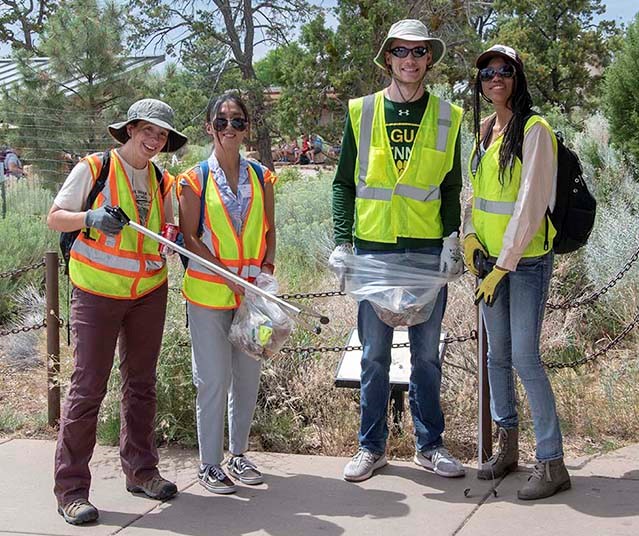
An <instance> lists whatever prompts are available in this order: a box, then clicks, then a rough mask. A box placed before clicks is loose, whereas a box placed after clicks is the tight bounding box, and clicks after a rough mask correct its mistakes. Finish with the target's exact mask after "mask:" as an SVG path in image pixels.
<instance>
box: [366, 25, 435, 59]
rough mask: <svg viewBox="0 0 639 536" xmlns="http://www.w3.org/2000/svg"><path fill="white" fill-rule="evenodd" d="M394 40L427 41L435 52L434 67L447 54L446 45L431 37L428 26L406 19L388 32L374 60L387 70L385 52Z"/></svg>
mask: <svg viewBox="0 0 639 536" xmlns="http://www.w3.org/2000/svg"><path fill="white" fill-rule="evenodd" d="M393 39H404V40H406V41H426V42H427V43H429V44H430V46H431V49H432V51H433V66H435V65H437V64H438V63H439V62H440V61H441V59H442V58H443V57H444V54H445V53H446V44H445V43H444V42H443V41H442V40H441V39H438V38H437V37H431V36H430V33H429V32H428V28H426V25H425V24H424V23H423V22H422V21H420V20H417V19H404V20H400V21H398V22H396V23H395V24H393V25H392V26H391V27H390V30H388V35H387V36H386V39H384V42H383V43H382V46H381V47H380V49H379V52H378V53H377V56H375V59H374V60H373V61H374V62H375V65H377V66H378V67H380V68H381V69H384V70H386V60H385V58H384V52H387V51H388V48H389V46H390V43H391V41H393Z"/></svg>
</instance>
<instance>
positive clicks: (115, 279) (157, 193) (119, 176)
mask: <svg viewBox="0 0 639 536" xmlns="http://www.w3.org/2000/svg"><path fill="white" fill-rule="evenodd" d="M109 133H110V134H111V135H112V136H113V137H114V138H115V139H116V140H117V141H119V142H120V143H121V144H122V146H121V147H118V148H117V149H114V150H111V151H109V152H108V153H106V154H102V153H97V154H93V155H90V156H88V157H86V158H84V159H83V160H82V161H81V162H79V163H78V164H77V165H76V166H75V167H74V168H73V170H72V171H71V173H70V174H69V176H68V177H67V179H66V181H65V182H64V184H63V185H62V188H61V189H60V191H59V192H58V195H57V196H56V198H55V200H54V203H53V206H52V207H51V210H50V212H49V216H48V218H47V223H48V224H49V227H50V228H51V229H54V230H56V231H61V232H73V231H79V230H83V231H82V232H80V233H79V234H78V235H77V238H76V239H75V241H74V243H73V246H72V248H71V258H70V261H69V276H70V279H71V282H72V283H73V291H72V299H71V312H70V314H71V327H72V332H73V339H74V365H75V367H74V371H73V375H72V376H71V384H70V386H69V392H68V394H67V398H66V401H65V404H64V408H63V412H62V418H61V419H60V432H59V436H58V444H57V448H56V453H55V474H54V479H55V487H54V493H55V495H56V498H57V502H58V512H59V513H60V515H62V516H63V517H64V519H65V520H66V521H67V522H68V523H71V524H74V525H79V524H83V523H87V522H91V521H95V520H96V519H97V518H98V510H97V509H96V508H95V507H94V506H93V505H92V504H91V503H90V502H89V500H88V499H89V489H90V484H91V474H90V472H89V460H90V459H91V456H92V454H93V448H94V445H95V440H96V425H97V419H98V412H99V409H100V404H101V402H102V400H103V398H104V396H105V394H106V390H107V383H108V380H109V376H110V373H111V369H112V366H113V359H114V352H115V347H116V343H118V341H119V352H118V354H119V360H120V373H121V376H122V400H121V408H122V409H121V411H122V415H121V420H122V425H121V431H120V459H121V462H122V469H123V470H124V473H125V476H126V488H127V490H128V491H130V492H133V493H143V494H145V495H147V496H148V497H151V498H153V499H158V500H166V499H168V498H170V497H172V496H173V495H175V494H176V493H177V487H176V486H175V484H173V483H172V482H169V481H168V480H166V479H164V478H162V477H161V476H160V473H159V471H158V468H157V465H158V452H157V449H156V446H155V434H154V420H155V413H156V391H155V371H156V365H157V360H158V356H159V353H160V345H161V342H162V331H163V327H164V317H165V312H166V298H167V271H166V266H165V261H164V258H163V257H162V256H160V254H159V253H158V244H157V242H154V241H153V240H151V239H149V238H147V237H143V236H142V235H139V234H138V233H136V232H135V231H134V230H133V229H132V228H130V227H126V228H123V224H122V223H121V222H120V221H119V220H118V219H116V218H114V217H113V216H111V215H110V214H109V213H108V211H107V210H106V208H105V207H107V206H108V205H119V206H120V207H122V208H123V209H124V211H125V212H126V213H127V214H128V216H129V217H130V218H131V220H132V221H135V222H137V223H139V224H141V225H144V226H145V227H148V228H149V229H150V230H152V231H154V232H156V233H159V232H160V230H161V229H162V226H163V224H164V223H165V222H167V221H169V222H170V221H173V209H172V206H171V188H172V179H171V177H170V176H169V175H168V174H166V173H161V172H160V171H159V170H158V168H157V167H156V166H155V165H152V164H151V162H150V160H151V159H152V158H153V157H155V156H156V155H157V154H158V153H160V152H172V151H176V150H177V149H179V148H180V147H182V146H183V145H184V144H185V143H186V141H187V139H186V137H185V136H184V135H183V134H181V133H180V132H178V131H177V130H175V128H174V127H173V110H172V109H171V108H170V107H169V106H168V105H167V104H165V103H164V102H161V101H159V100H155V99H143V100H140V101H137V102H135V103H134V104H133V105H131V107H130V108H129V111H128V114H127V119H126V121H122V122H121V123H116V124H113V125H110V126H109ZM103 165H108V166H109V167H108V176H107V178H106V182H105V183H104V185H103V188H102V189H101V191H100V192H99V193H98V195H97V197H96V196H94V197H95V199H94V201H93V202H92V204H91V206H88V207H87V206H86V204H87V199H88V198H89V195H90V193H93V194H95V193H97V192H95V191H93V192H92V190H93V188H94V184H95V182H96V179H97V178H98V176H99V175H100V172H101V171H102V167H103ZM105 169H106V168H105Z"/></svg>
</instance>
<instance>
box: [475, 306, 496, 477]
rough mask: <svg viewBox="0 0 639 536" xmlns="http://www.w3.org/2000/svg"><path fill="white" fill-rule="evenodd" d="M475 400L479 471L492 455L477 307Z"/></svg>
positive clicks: (481, 324) (482, 331)
mask: <svg viewBox="0 0 639 536" xmlns="http://www.w3.org/2000/svg"><path fill="white" fill-rule="evenodd" d="M476 309H477V384H478V393H477V400H478V402H479V421H478V430H477V436H478V437H477V464H478V467H479V468H480V469H481V466H482V464H483V462H485V461H486V460H488V458H490V457H491V456H492V454H493V434H492V420H491V417H490V388H489V386H488V361H487V357H488V338H487V336H486V327H485V326H484V320H483V318H482V316H481V313H480V311H479V306H477V308H476Z"/></svg>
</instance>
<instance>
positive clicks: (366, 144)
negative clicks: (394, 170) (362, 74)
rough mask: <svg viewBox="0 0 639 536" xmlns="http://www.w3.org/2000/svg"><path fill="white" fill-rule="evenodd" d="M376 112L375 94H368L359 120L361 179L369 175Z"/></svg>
mask: <svg viewBox="0 0 639 536" xmlns="http://www.w3.org/2000/svg"><path fill="white" fill-rule="evenodd" d="M374 113H375V95H367V96H366V97H364V99H363V103H362V115H361V117H360V121H359V144H358V146H357V151H358V156H357V158H358V159H359V180H360V182H364V181H366V175H368V156H369V153H370V150H371V136H372V135H373V115H374Z"/></svg>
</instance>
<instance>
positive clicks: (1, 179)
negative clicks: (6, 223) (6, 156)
mask: <svg viewBox="0 0 639 536" xmlns="http://www.w3.org/2000/svg"><path fill="white" fill-rule="evenodd" d="M5 181H6V177H5V175H4V163H0V189H2V219H3V220H4V219H5V218H6V217H7V190H6V188H7V185H6V184H5Z"/></svg>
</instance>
